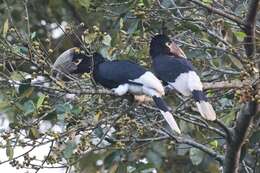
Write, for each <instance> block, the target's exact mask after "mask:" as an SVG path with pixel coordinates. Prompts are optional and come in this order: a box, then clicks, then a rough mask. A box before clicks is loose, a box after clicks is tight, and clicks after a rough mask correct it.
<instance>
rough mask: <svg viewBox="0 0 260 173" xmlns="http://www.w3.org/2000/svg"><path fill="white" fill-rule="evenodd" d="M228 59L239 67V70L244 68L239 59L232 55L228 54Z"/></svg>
mask: <svg viewBox="0 0 260 173" xmlns="http://www.w3.org/2000/svg"><path fill="white" fill-rule="evenodd" d="M229 58H230V60H231V61H232V63H233V64H234V65H235V66H236V67H237V68H239V69H240V70H242V69H244V66H243V64H242V63H241V62H240V60H239V59H237V58H235V57H233V56H229Z"/></svg>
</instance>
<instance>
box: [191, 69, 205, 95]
mask: <svg viewBox="0 0 260 173" xmlns="http://www.w3.org/2000/svg"><path fill="white" fill-rule="evenodd" d="M188 88H189V89H190V91H193V90H199V91H202V88H203V86H202V83H201V81H200V77H199V76H198V75H197V73H196V72H195V71H190V72H189V79H188Z"/></svg>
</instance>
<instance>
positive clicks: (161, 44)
mask: <svg viewBox="0 0 260 173" xmlns="http://www.w3.org/2000/svg"><path fill="white" fill-rule="evenodd" d="M168 42H169V43H171V40H170V38H169V37H167V36H166V35H162V34H160V35H155V36H154V37H153V38H152V41H151V42H150V55H151V57H152V58H155V57H156V56H158V55H160V54H169V55H170V54H172V53H171V52H170V48H169V47H167V46H166V45H165V44H166V43H168Z"/></svg>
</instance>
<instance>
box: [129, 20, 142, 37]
mask: <svg viewBox="0 0 260 173" xmlns="http://www.w3.org/2000/svg"><path fill="white" fill-rule="evenodd" d="M138 24H139V20H138V19H135V20H134V21H133V22H131V23H130V26H129V27H128V30H127V32H128V34H130V35H131V34H133V33H134V32H135V31H136V29H137V27H138Z"/></svg>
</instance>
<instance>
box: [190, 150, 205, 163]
mask: <svg viewBox="0 0 260 173" xmlns="http://www.w3.org/2000/svg"><path fill="white" fill-rule="evenodd" d="M203 158H204V153H203V152H202V151H201V150H199V149H197V148H191V149H190V160H191V162H192V164H193V165H199V164H200V163H201V162H202V160H203Z"/></svg>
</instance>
